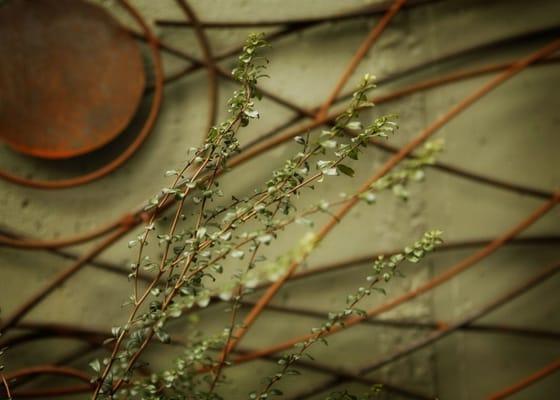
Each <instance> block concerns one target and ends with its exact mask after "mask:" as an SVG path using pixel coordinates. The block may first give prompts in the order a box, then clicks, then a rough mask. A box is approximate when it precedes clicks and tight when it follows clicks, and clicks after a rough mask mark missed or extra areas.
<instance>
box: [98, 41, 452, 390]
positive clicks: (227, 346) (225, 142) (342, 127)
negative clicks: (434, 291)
mask: <svg viewBox="0 0 560 400" xmlns="http://www.w3.org/2000/svg"><path fill="white" fill-rule="evenodd" d="M266 46H267V44H266V42H265V41H264V40H263V38H262V36H261V35H251V36H250V37H249V39H248V40H247V43H246V45H245V47H244V49H243V53H242V55H241V56H240V57H239V62H238V65H237V67H236V68H235V69H234V70H233V76H234V77H235V78H236V80H237V81H238V82H239V83H240V85H241V87H240V89H238V90H237V91H235V92H234V94H233V96H232V98H231V99H230V100H229V102H228V106H229V118H228V119H227V120H226V121H225V122H223V123H221V124H219V125H217V126H215V127H213V128H212V129H211V130H210V132H209V133H208V136H207V138H206V140H205V142H204V143H203V145H202V146H200V147H198V148H192V149H190V151H189V152H190V155H189V158H188V160H187V162H186V163H185V165H183V166H182V167H181V168H179V169H176V170H169V171H167V172H166V173H165V175H166V176H168V177H173V182H172V184H171V185H169V187H167V188H164V189H163V190H162V191H161V193H160V194H158V195H157V196H156V197H154V198H153V199H152V201H151V202H150V205H149V206H148V207H147V208H146V213H148V215H150V217H149V221H148V223H147V224H146V226H145V229H144V230H143V232H142V233H141V234H140V235H139V236H138V237H137V239H135V240H131V241H130V242H129V247H131V248H135V249H137V254H136V256H135V262H134V263H133V264H132V266H131V272H130V275H129V277H130V279H131V280H132V281H133V292H132V294H131V295H130V297H129V299H128V301H127V303H126V305H127V306H128V307H129V309H130V311H129V315H128V318H127V320H126V322H125V323H124V324H123V325H121V326H117V327H114V328H113V329H112V334H113V337H112V338H111V339H109V340H108V341H107V344H110V345H111V346H112V351H111V354H110V356H109V357H107V358H105V359H102V360H94V361H92V362H91V363H90V366H91V367H92V369H93V370H94V372H95V373H96V377H95V378H94V383H95V391H94V394H93V397H92V399H98V398H99V399H101V398H103V399H107V398H127V399H154V400H155V399H219V398H221V397H220V396H219V395H218V394H216V391H215V388H216V387H217V385H218V384H220V383H222V382H223V370H224V368H225V367H226V366H227V365H228V363H229V361H228V360H229V359H228V356H229V354H230V353H231V351H232V350H233V348H234V346H235V342H236V340H237V337H236V332H237V330H238V329H239V328H240V327H239V325H238V321H237V310H238V308H239V304H240V301H241V299H242V298H243V296H245V295H246V294H247V293H250V292H251V287H252V286H254V284H255V282H259V281H260V280H262V279H270V278H271V277H272V279H274V277H279V276H282V275H283V274H284V273H285V272H286V270H287V269H288V267H289V266H290V265H292V264H294V263H300V262H301V261H303V260H304V259H305V258H306V257H307V256H308V255H309V254H310V253H311V252H312V251H313V250H315V249H316V248H317V246H318V244H319V243H320V241H321V237H320V236H318V235H316V234H313V233H311V232H310V233H308V234H307V235H306V236H304V237H303V238H302V240H301V241H300V244H299V245H298V246H296V248H294V249H293V250H292V251H291V252H289V253H288V254H286V255H284V256H282V257H280V258H279V259H277V260H276V261H274V262H267V263H265V262H264V261H266V259H265V257H264V256H263V255H262V254H260V252H261V251H262V249H263V248H264V247H266V246H269V245H270V244H271V243H273V242H274V240H275V239H276V238H277V236H278V235H279V234H281V233H282V231H283V230H284V229H285V228H286V227H287V226H288V225H291V224H293V223H298V224H302V225H304V226H312V225H313V222H312V221H311V220H310V219H308V217H309V216H310V215H313V214H316V213H327V214H331V213H332V210H333V209H334V208H335V207H337V206H344V205H345V204H349V203H350V202H353V201H358V200H359V201H363V202H365V203H367V204H373V203H375V201H376V195H377V193H378V192H381V191H384V190H391V191H392V192H393V193H395V194H396V195H397V196H398V197H399V198H401V199H404V200H406V199H407V198H408V192H407V190H406V186H407V185H408V183H409V182H410V181H414V180H421V179H423V176H424V174H423V169H424V167H425V166H427V165H430V164H432V163H433V162H434V157H435V155H436V154H437V153H438V152H439V151H440V150H441V143H437V142H435V143H428V144H426V145H425V147H424V149H423V150H422V151H421V152H419V153H418V154H417V155H416V156H415V157H414V158H413V159H411V160H409V161H406V162H404V163H403V164H402V166H401V168H400V169H398V170H396V171H394V172H390V173H388V174H385V175H384V176H382V177H381V178H380V179H377V180H375V181H374V182H373V183H371V184H369V185H367V187H365V188H362V189H360V190H358V191H356V192H355V193H353V194H345V195H344V196H343V197H342V198H341V199H335V200H332V201H327V200H322V201H320V202H319V203H318V204H314V205H311V206H308V207H306V208H304V209H302V210H300V209H298V208H297V207H296V205H295V203H294V200H295V199H297V198H298V197H300V196H303V195H304V193H305V190H306V189H313V188H314V187H315V186H316V185H318V184H320V183H321V182H323V180H325V179H331V177H334V176H338V175H341V174H342V175H346V176H350V177H352V176H353V175H354V169H353V168H352V167H351V166H350V165H349V164H351V162H352V161H353V160H357V159H358V158H359V156H360V153H361V151H362V149H363V148H365V147H366V146H367V144H368V143H369V142H370V141H371V140H372V139H374V138H378V139H387V138H389V136H390V135H392V134H393V133H394V132H395V130H396V129H397V125H396V122H395V120H396V117H395V116H393V115H387V116H382V117H379V118H376V119H375V120H374V121H373V122H371V123H369V124H363V123H362V122H360V120H359V116H360V112H361V111H362V110H363V109H366V108H369V107H371V106H372V105H373V104H371V103H370V102H369V101H368V98H367V92H368V91H369V90H370V89H372V88H373V87H374V84H373V77H372V76H370V75H366V76H365V77H364V79H363V81H362V83H361V84H360V85H359V87H358V88H357V89H356V91H355V92H354V95H353V98H352V101H351V102H350V104H349V106H348V108H347V109H346V111H344V112H343V113H341V114H340V115H339V116H338V118H337V119H336V122H335V124H334V126H333V127H332V128H331V129H329V130H324V131H322V132H321V133H320V134H318V135H312V134H308V135H306V136H298V137H296V138H295V142H296V143H297V144H298V145H299V146H300V150H299V151H298V152H297V153H296V154H294V155H293V156H292V157H291V158H289V159H288V160H286V162H285V163H284V164H283V166H282V167H281V168H278V169H276V170H274V171H272V173H271V177H270V179H269V180H267V181H266V182H265V183H264V184H263V185H261V186H258V187H257V188H255V190H254V192H253V194H252V195H250V196H247V197H244V198H237V197H232V198H231V201H225V205H218V206H216V205H215V204H217V203H220V202H224V199H223V198H225V195H224V193H223V192H222V190H221V188H220V179H219V178H220V175H221V174H222V173H223V172H224V171H226V170H227V168H228V160H229V159H230V157H231V156H233V155H235V154H236V153H237V152H238V150H239V142H238V140H237V132H238V130H239V129H241V128H243V127H245V126H247V125H248V124H249V123H250V122H251V120H254V119H257V118H259V113H258V111H257V110H256V108H255V104H254V100H255V99H256V98H258V91H257V90H256V83H257V80H258V79H260V78H263V77H265V76H266V75H265V74H264V69H265V65H266V63H267V61H266V59H265V58H263V57H262V56H261V54H260V52H261V50H262V49H263V48H264V47H266ZM347 131H351V132H352V133H353V136H352V137H351V138H348V137H347V136H346V132H347ZM172 199H173V200H175V201H176V207H175V210H174V212H173V213H172V214H171V215H172V216H171V218H170V219H169V221H167V220H164V221H158V216H159V215H160V214H161V211H163V210H164V209H165V208H166V207H167V206H168V205H169V204H170V201H171V200H172ZM160 224H161V225H164V227H165V228H166V229H165V230H163V229H162V230H161V231H160V232H159V233H157V234H156V233H154V231H156V230H157V229H156V226H157V225H160ZM158 229H159V228H158ZM163 232H164V233H163ZM154 235H155V237H154ZM154 240H155V241H156V242H157V245H158V246H159V250H160V252H161V257H159V258H157V259H156V258H152V257H151V256H149V255H146V249H147V248H148V246H149V242H151V241H154ZM440 243H441V232H439V231H430V232H427V233H426V234H425V235H424V236H423V237H422V238H421V239H420V240H419V241H417V242H415V243H414V244H413V245H412V246H411V247H407V248H405V249H404V250H403V251H402V252H401V253H398V254H395V255H392V256H391V257H389V258H383V257H382V258H379V259H376V260H372V264H373V266H372V272H371V273H370V274H368V276H367V277H366V282H367V284H366V285H365V286H364V287H360V288H358V289H357V290H356V292H355V293H353V294H351V295H349V296H348V299H347V307H346V308H345V309H343V310H341V311H337V312H333V313H331V314H329V318H328V320H327V321H326V322H325V323H324V324H323V325H321V326H320V327H318V328H316V329H314V330H313V331H312V337H311V338H310V339H308V340H306V341H304V342H302V343H300V344H299V345H298V348H297V351H296V352H295V353H293V354H288V355H285V356H283V357H282V358H280V360H279V361H278V363H279V365H280V370H279V372H278V373H276V374H275V375H273V376H271V377H269V378H267V380H266V383H265V384H264V386H263V387H262V388H261V389H260V390H257V391H254V392H252V393H250V394H249V395H248V396H249V398H250V399H264V398H268V397H270V396H273V395H281V394H282V392H281V391H280V390H279V389H277V388H276V387H275V386H276V384H277V382H278V381H279V380H280V379H282V378H284V377H285V376H287V375H297V374H299V371H298V370H297V369H295V368H294V367H295V366H296V364H297V362H298V361H299V360H300V359H301V358H302V357H303V356H306V355H307V350H308V349H309V348H310V347H311V346H312V345H314V344H315V343H317V342H326V339H325V336H326V334H328V333H329V332H330V331H331V330H332V329H333V327H335V326H340V325H344V322H345V320H346V319H347V318H349V317H351V316H353V315H359V316H361V315H364V312H363V311H362V310H360V309H359V308H358V307H357V306H358V304H359V302H360V301H361V300H362V299H363V298H364V297H366V296H368V295H370V294H371V293H372V292H373V291H379V292H382V293H384V289H383V288H382V287H378V286H379V285H380V284H383V283H386V282H389V281H390V280H391V279H392V278H393V276H395V275H399V274H401V272H400V269H399V265H400V264H401V263H402V262H404V261H409V262H418V261H419V260H420V259H421V258H422V257H423V256H424V255H425V254H426V253H428V252H431V251H432V250H433V249H434V248H435V246H437V245H438V244H440ZM226 260H230V261H233V262H235V263H236V264H237V265H238V266H240V268H239V269H238V271H236V272H235V273H234V274H233V279H232V280H231V281H230V282H229V283H227V284H225V285H221V286H220V285H218V286H216V285H212V284H211V283H212V282H213V281H214V280H215V278H216V276H217V275H220V274H223V273H224V269H225V268H224V264H225V263H226ZM140 273H149V274H151V275H150V277H151V280H150V283H149V284H148V285H147V287H145V288H142V287H141V285H140V281H139V274H140ZM213 294H218V295H220V297H221V298H222V299H223V300H224V301H229V302H231V315H230V319H229V322H228V323H227V326H226V328H225V329H224V330H223V331H222V332H219V333H218V334H216V335H213V336H207V335H206V336H200V335H197V334H196V330H195V328H194V327H193V329H192V332H190V334H189V336H188V340H187V342H186V343H183V345H184V347H185V350H184V353H183V355H182V356H181V357H178V358H177V359H176V361H175V363H174V365H173V366H172V367H171V368H168V369H166V370H165V371H162V372H159V373H158V372H154V373H152V374H150V376H148V377H147V378H140V377H139V374H137V373H136V371H139V370H140V369H141V368H142V366H143V364H142V363H141V356H142V354H143V352H144V351H145V349H146V348H147V347H148V346H149V345H150V343H151V342H152V340H159V341H160V342H162V343H171V342H173V341H174V339H173V338H172V337H171V335H170V334H169V333H168V322H169V321H171V320H173V319H177V318H181V317H183V316H184V315H185V314H189V313H190V310H191V309H193V308H194V307H195V306H198V307H205V306H206V305H208V303H209V301H210V298H211V296H212V295H213ZM189 315H192V314H189ZM193 325H194V324H193ZM243 329H245V327H243ZM348 396H351V395H348ZM339 398H340V397H339ZM341 398H350V397H341Z"/></svg>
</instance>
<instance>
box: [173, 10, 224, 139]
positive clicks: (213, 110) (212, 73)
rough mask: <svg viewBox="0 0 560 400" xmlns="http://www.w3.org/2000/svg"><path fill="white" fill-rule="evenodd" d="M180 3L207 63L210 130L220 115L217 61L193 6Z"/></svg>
mask: <svg viewBox="0 0 560 400" xmlns="http://www.w3.org/2000/svg"><path fill="white" fill-rule="evenodd" d="M175 2H176V3H177V4H178V5H179V8H180V9H181V10H182V11H183V12H184V13H185V15H186V16H187V17H188V19H189V20H190V22H191V23H192V26H193V27H194V32H195V34H196V37H197V39H198V42H199V43H200V47H201V49H202V53H203V54H204V61H205V64H206V70H207V72H208V101H209V110H210V112H209V115H208V127H207V129H206V132H207V134H208V132H210V129H211V128H212V127H213V126H214V125H215V124H216V117H217V115H218V78H217V75H216V63H215V62H214V56H213V55H212V48H211V46H210V42H209V41H208V37H207V36H206V32H205V31H204V29H203V28H202V26H201V25H200V21H199V20H198V17H197V15H196V13H195V12H194V10H193V9H192V7H191V6H190V5H189V4H188V3H187V1H186V0H175Z"/></svg>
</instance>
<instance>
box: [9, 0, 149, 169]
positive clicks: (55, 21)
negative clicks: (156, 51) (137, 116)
mask: <svg viewBox="0 0 560 400" xmlns="http://www.w3.org/2000/svg"><path fill="white" fill-rule="evenodd" d="M0 58H1V60H2V62H1V63H0V140H3V141H5V142H6V143H8V144H9V145H10V146H11V147H13V148H14V149H15V150H17V151H19V152H21V153H25V154H28V155H32V156H36V157H42V158H52V159H58V158H69V157H74V156H78V155H81V154H84V153H88V152H90V151H92V150H95V149H97V148H99V147H102V146H103V145H105V144H107V143H108V142H110V141H111V140H112V139H114V138H115V137H116V136H117V135H118V134H119V133H120V132H121V131H122V130H123V129H124V128H125V127H126V126H127V125H128V123H129V122H130V120H131V118H132V117H133V115H134V113H135V112H136V109H137V107H138V104H139V102H140V99H141V97H142V93H143V91H144V87H145V84H146V77H145V72H144V66H143V62H142V56H141V53H140V49H139V47H138V45H137V43H136V42H135V41H134V39H133V38H132V37H131V36H130V35H129V34H128V33H127V32H125V31H124V30H123V29H122V28H121V27H120V26H119V25H118V23H117V22H116V21H115V20H114V19H113V18H112V17H111V16H110V15H109V14H108V13H107V12H106V11H105V10H104V9H103V8H101V7H99V6H96V5H93V4H90V3H87V2H85V1H82V0H10V1H9V2H7V3H6V4H4V5H3V6H1V7H0Z"/></svg>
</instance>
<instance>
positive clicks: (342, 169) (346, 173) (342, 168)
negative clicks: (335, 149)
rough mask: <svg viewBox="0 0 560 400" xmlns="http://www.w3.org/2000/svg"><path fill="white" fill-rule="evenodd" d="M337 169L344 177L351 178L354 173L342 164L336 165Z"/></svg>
mask: <svg viewBox="0 0 560 400" xmlns="http://www.w3.org/2000/svg"><path fill="white" fill-rule="evenodd" d="M337 168H338V170H339V171H340V172H342V173H343V174H344V175H348V176H350V177H353V176H354V174H355V172H354V170H353V169H352V168H350V167H349V166H348V165H344V164H338V165H337Z"/></svg>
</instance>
